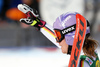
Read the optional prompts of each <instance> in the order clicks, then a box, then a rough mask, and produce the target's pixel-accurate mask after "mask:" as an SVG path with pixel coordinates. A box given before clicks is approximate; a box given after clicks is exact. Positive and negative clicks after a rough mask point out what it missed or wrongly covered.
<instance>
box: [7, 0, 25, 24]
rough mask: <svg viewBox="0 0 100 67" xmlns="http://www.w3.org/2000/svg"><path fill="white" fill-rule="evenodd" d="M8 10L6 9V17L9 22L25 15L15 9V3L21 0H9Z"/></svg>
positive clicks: (16, 20)
mask: <svg viewBox="0 0 100 67" xmlns="http://www.w3.org/2000/svg"><path fill="white" fill-rule="evenodd" d="M8 3H9V4H8V10H7V11H6V18H7V20H8V22H9V23H14V22H17V24H19V23H18V20H19V19H20V18H25V17H26V15H25V14H23V13H22V12H21V11H19V10H18V9H17V5H18V4H20V3H22V1H21V0H9V2H8Z"/></svg>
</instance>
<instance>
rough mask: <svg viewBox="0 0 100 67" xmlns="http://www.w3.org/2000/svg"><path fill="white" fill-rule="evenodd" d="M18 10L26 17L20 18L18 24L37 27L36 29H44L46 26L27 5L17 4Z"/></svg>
mask: <svg viewBox="0 0 100 67" xmlns="http://www.w3.org/2000/svg"><path fill="white" fill-rule="evenodd" d="M18 9H19V10H20V11H22V12H23V13H25V14H26V15H27V18H21V19H20V22H23V23H25V24H28V25H31V26H34V27H37V28H38V29H40V27H44V25H45V24H46V22H45V21H43V20H41V19H40V18H39V14H38V12H37V11H36V10H35V9H32V8H30V7H29V6H28V5H26V4H19V5H18Z"/></svg>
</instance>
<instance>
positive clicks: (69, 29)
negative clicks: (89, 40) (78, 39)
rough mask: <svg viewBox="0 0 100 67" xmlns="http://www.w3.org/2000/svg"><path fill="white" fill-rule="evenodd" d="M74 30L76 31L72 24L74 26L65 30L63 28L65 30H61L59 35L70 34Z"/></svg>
mask: <svg viewBox="0 0 100 67" xmlns="http://www.w3.org/2000/svg"><path fill="white" fill-rule="evenodd" d="M75 29H76V24H74V25H72V26H69V27H67V28H65V29H63V30H61V33H62V34H63V35H65V34H68V33H70V32H72V31H75Z"/></svg>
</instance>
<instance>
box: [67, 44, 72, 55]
mask: <svg viewBox="0 0 100 67" xmlns="http://www.w3.org/2000/svg"><path fill="white" fill-rule="evenodd" d="M71 51H72V46H71V45H68V52H67V54H69V55H71Z"/></svg>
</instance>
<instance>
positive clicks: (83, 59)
mask: <svg viewBox="0 0 100 67" xmlns="http://www.w3.org/2000/svg"><path fill="white" fill-rule="evenodd" d="M80 61H81V62H82V61H84V62H86V63H88V65H89V66H91V65H92V64H93V59H91V58H90V57H88V56H86V55H81V56H80Z"/></svg>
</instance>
